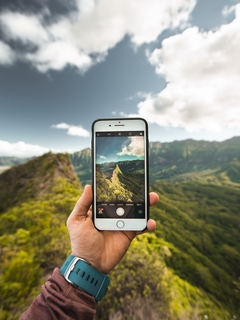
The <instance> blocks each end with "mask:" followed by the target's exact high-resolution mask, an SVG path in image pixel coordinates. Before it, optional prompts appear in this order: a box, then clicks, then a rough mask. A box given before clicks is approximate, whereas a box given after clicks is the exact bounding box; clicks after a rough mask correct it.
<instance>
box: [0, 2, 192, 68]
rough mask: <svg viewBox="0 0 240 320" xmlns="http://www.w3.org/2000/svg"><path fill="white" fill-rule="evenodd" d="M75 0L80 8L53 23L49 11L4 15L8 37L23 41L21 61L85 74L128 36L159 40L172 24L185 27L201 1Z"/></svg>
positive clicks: (1, 18) (136, 42)
mask: <svg viewBox="0 0 240 320" xmlns="http://www.w3.org/2000/svg"><path fill="white" fill-rule="evenodd" d="M75 1H76V6H77V8H78V10H77V11H71V13H69V15H66V16H64V17H62V16H59V17H58V18H57V19H56V18H55V20H52V21H51V19H50V18H51V16H50V14H49V13H48V11H47V10H45V12H39V13H38V14H35V15H34V14H31V15H30V14H24V13H19V12H11V11H5V12H3V13H1V14H0V24H1V27H2V30H3V33H4V37H5V38H6V39H7V40H14V41H20V42H21V43H22V45H23V50H22V51H21V52H16V54H17V55H18V59H21V60H25V61H28V62H30V63H32V64H33V65H34V66H35V67H36V68H37V69H38V70H39V71H40V72H47V71H48V70H50V69H54V70H62V69H63V68H64V67H66V66H67V65H72V66H75V67H76V68H77V69H78V70H80V71H81V72H85V71H86V70H87V69H88V68H90V67H91V66H92V65H94V64H95V63H99V62H101V61H103V60H104V58H105V57H106V55H107V53H108V50H109V49H110V48H113V47H114V46H115V45H116V44H117V43H118V42H119V41H121V40H122V39H123V38H124V37H125V36H126V35H128V36H129V37H130V39H131V42H132V43H133V44H134V45H135V46H139V45H142V44H143V43H150V42H152V41H155V40H156V39H157V37H158V36H159V35H160V34H161V33H162V32H163V31H164V30H166V29H168V28H175V27H183V26H186V24H187V23H188V20H189V16H190V14H191V12H192V10H193V8H194V6H195V4H196V0H172V1H159V0H133V1H128V0H121V1H118V0H111V1H109V0H99V1H94V0H75ZM46 16H47V19H46ZM46 21H47V22H46Z"/></svg>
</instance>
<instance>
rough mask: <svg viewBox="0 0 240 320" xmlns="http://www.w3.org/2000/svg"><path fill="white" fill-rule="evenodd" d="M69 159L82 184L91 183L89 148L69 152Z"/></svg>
mask: <svg viewBox="0 0 240 320" xmlns="http://www.w3.org/2000/svg"><path fill="white" fill-rule="evenodd" d="M70 159H71V161H72V164H73V166H74V169H75V172H76V173H77V175H78V178H79V180H80V181H81V182H82V184H83V185H85V184H87V183H88V184H92V158H91V149H90V148H87V149H84V150H81V151H79V152H75V153H73V154H70Z"/></svg>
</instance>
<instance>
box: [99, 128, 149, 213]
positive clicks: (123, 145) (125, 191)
mask: <svg viewBox="0 0 240 320" xmlns="http://www.w3.org/2000/svg"><path fill="white" fill-rule="evenodd" d="M144 139H145V137H144V131H106V132H103V131H101V132H98V131H97V132H95V142H96V144H95V148H96V150H95V166H96V167H95V173H96V178H95V179H96V180H95V181H96V218H97V219H101V218H104V219H106V218H108V219H119V218H121V219H122V218H124V219H144V218H145V219H146V215H145V195H146V190H145V188H146V182H145V181H146V179H145V174H146V173H145V153H146V150H145V140H144Z"/></svg>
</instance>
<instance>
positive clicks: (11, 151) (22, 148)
mask: <svg viewBox="0 0 240 320" xmlns="http://www.w3.org/2000/svg"><path fill="white" fill-rule="evenodd" d="M49 151H52V152H59V151H58V150H56V149H48V148H44V147H41V146H38V145H33V144H28V143H25V142H23V141H19V142H15V143H10V142H8V141H3V140H0V156H12V157H22V158H29V157H33V156H40V155H42V154H44V153H46V152H49Z"/></svg>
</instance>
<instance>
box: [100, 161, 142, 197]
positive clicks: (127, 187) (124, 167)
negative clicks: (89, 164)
mask: <svg viewBox="0 0 240 320" xmlns="http://www.w3.org/2000/svg"><path fill="white" fill-rule="evenodd" d="M96 176H97V179H96V180H97V201H98V202H101V201H106V202H111V201H119V200H120V199H121V201H126V202H133V201H144V171H143V161H141V160H133V161H121V162H117V163H115V162H107V163H104V164H101V165H100V164H97V165H96Z"/></svg>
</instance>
